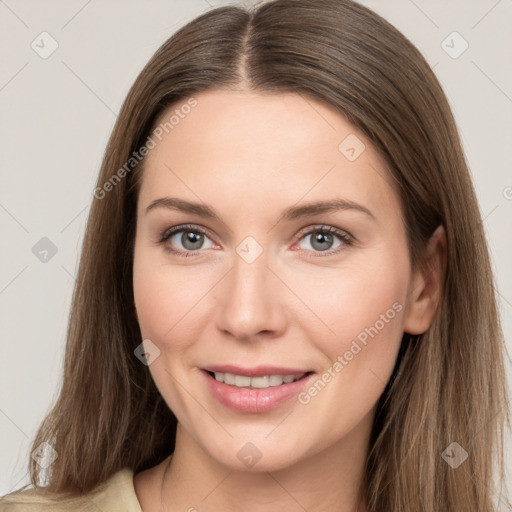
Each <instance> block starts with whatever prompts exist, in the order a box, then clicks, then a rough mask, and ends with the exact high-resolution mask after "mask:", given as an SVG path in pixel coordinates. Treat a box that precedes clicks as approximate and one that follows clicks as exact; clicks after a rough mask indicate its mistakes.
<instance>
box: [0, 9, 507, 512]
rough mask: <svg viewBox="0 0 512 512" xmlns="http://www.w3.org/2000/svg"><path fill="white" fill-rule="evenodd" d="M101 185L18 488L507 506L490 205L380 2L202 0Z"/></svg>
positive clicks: (81, 504) (368, 507) (19, 500)
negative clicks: (55, 368)
mask: <svg viewBox="0 0 512 512" xmlns="http://www.w3.org/2000/svg"><path fill="white" fill-rule="evenodd" d="M94 195H95V199H94V201H93V204H92V206H91V212H90V216H89V220H88V224H87V231H86V235H85V239H84V247H83V252H82V258H81V262H80V268H79V274H78V278H77V283H76V288H75V294H74V300H73V307H72V311H71V318H70V323H69V331H68V345H67V350H66V359H65V372H64V382H63V387H62V391H61V394H60V396H59V398H58V400H57V403H56V404H55V406H54V408H53V410H52V411H51V413H50V414H49V415H48V417H47V418H46V419H45V420H44V422H43V424H42V425H41V427H40V430H39V432H38V434H37V437H36V439H35V442H34V445H33V448H34V451H33V454H34V453H35V454H36V456H35V457H32V459H31V462H30V469H31V476H32V480H33V483H34V485H40V483H41V481H42V476H43V475H46V478H47V484H48V485H47V486H46V487H45V488H43V487H37V488H36V489H32V490H25V491H22V492H19V493H15V494H13V495H10V496H7V497H5V498H4V499H3V501H2V502H1V504H2V510H7V511H18V510H52V511H55V510H97V509H98V508H99V509H100V510H123V511H140V510H144V512H153V511H158V510H169V511H171V510H189V511H193V510H198V511H209V510H211V511H216V510H244V511H249V512H250V511H256V510H258V511H261V510H287V511H288V510H291V511H295V510H309V511H313V510H314V511H324V510H329V511H339V512H346V511H365V512H370V511H372V512H373V511H393V512H402V511H411V510H414V511H432V512H433V511H441V510H442V511H455V510H456V511H458V512H460V511H468V512H469V511H474V512H476V511H478V512H482V511H493V510H496V508H495V505H494V498H493V496H494V494H493V492H494V491H499V484H500V482H499V481H498V480H499V479H495V478H494V477H495V473H494V470H495V469H496V467H495V466H497V468H498V469H500V467H501V466H500V464H501V462H502V448H501V439H502V437H501V436H502V432H503V426H504V422H505V421H506V420H507V419H508V416H507V415H508V412H507V409H506V402H507V396H506V395H507V394H506V388H505V376H504V365H503V351H504V343H503V336H502V332H501V329H500V324H499V318H498V315H497V311H496V302H495V296H494V289H493V276H492V273H491V269H490V264H489V256H488V251H487V246H486V242H485V237H484V232H483V228H482V224H481V220H480V214H479V211H478V206H477V201H476V197H475V193H474V189H473V186H472V183H471V180H470V177H469V173H468V169H467V166H466V163H465V159H464V155H463V152H462V149H461V144H460V140H459V137H458V134H457V130H456V126H455V123H454V120H453V117H452V114H451V112H450V109H449V106H448V103H447V101H446V98H445V96H444V94H443V92H442V90H441V88H440V86H439V83H438V81H437V80H436V78H435V76H434V75H433V73H432V71H431V70H430V68H429V66H428V64H427V63H426V62H425V60H424V58H423V57H422V56H421V55H420V53H419V52H418V51H417V50H416V49H415V48H414V47H413V46H412V45H411V43H410V42H408V41H407V40H406V39H405V37H404V36H403V35H401V34H400V33H399V32H397V30H396V29H394V28H393V27H392V26H390V25H389V24H388V23H387V22H386V21H384V20H383V19H382V18H380V17H379V16H377V15H376V14H374V13H373V12H371V11H370V10H368V9H366V8H364V7H362V6H360V5H358V4H356V3H352V2H350V1H338V0H276V1H273V2H267V3H263V4H262V5H260V6H259V7H258V8H256V9H254V10H253V11H246V10H244V9H242V8H236V7H224V8H218V9H213V10H211V11H209V12H208V13H206V14H204V15H202V16H200V17H199V18H197V19H195V20H193V21H192V22H190V23H189V24H187V25H186V26H185V27H183V28H182V29H181V30H179V31H178V32H177V33H176V34H175V35H173V36H172V37H171V38H170V39H169V40H168V41H167V42H166V43H165V44H164V45H163V46H162V47H161V48H160V49H159V50H158V51H157V52H156V54H155V55H154V57H153V58H152V59H151V61H150V62H149V63H148V64H147V66H146V67H145V68H144V70H143V71H142V72H141V74H140V75H139V77H138V78H137V80H136V82H135V84H134V85H133V87H132V89H131V90H130V92H129V94H128V97H127V99H126V101H125V103H124V105H123V108H122V110H121V113H120V115H119V118H118V120H117V123H116V126H115V127H114V131H113V133H112V136H111V139H110V141H109V144H108V147H107V151H106V154H105V157H104V161H103V165H102V168H101V171H100V176H99V178H98V182H97V187H96V189H95V194H94ZM45 453H46V456H44V454H45ZM43 469H45V471H43ZM500 474H501V473H498V476H499V475H500Z"/></svg>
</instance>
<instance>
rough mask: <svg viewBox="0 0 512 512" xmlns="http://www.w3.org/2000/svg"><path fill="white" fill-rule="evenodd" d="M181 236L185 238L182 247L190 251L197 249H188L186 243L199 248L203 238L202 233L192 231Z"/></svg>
mask: <svg viewBox="0 0 512 512" xmlns="http://www.w3.org/2000/svg"><path fill="white" fill-rule="evenodd" d="M183 236H184V237H185V240H184V241H182V243H183V247H186V248H188V249H191V250H194V249H196V248H197V247H189V246H188V245H187V244H188V243H190V244H192V245H194V244H195V245H199V247H200V246H201V243H202V237H203V234H202V233H193V232H192V231H189V232H187V233H184V234H183Z"/></svg>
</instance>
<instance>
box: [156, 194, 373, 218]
mask: <svg viewBox="0 0 512 512" xmlns="http://www.w3.org/2000/svg"><path fill="white" fill-rule="evenodd" d="M156 208H166V209H170V210H176V211H180V212H185V213H191V214H194V215H199V216H200V217H205V218H209V219H215V220H218V221H220V222H222V221H221V219H220V218H219V216H218V215H217V214H216V213H215V210H214V209H213V208H211V207H210V206H208V205H206V204H200V203H194V202H191V201H186V200H184V199H178V198H177V197H161V198H159V199H155V200H154V201H152V202H151V203H150V204H149V206H148V207H147V208H146V214H148V213H149V212H150V211H151V210H154V209H156ZM343 210H355V211H359V212H361V213H364V214H366V215H367V216H369V217H370V218H372V219H373V220H377V219H376V217H375V215H374V214H373V213H372V212H371V211H370V210H369V209H368V208H366V206H363V205H361V204H358V203H356V202H354V201H350V200H348V199H341V198H337V199H332V200H330V201H316V202H310V203H306V204H303V205H301V206H291V207H290V208H287V209H286V210H284V211H283V213H282V215H281V217H280V218H281V219H284V220H287V221H290V220H295V219H299V218H303V217H309V216H313V215H319V214H322V213H328V212H333V211H343Z"/></svg>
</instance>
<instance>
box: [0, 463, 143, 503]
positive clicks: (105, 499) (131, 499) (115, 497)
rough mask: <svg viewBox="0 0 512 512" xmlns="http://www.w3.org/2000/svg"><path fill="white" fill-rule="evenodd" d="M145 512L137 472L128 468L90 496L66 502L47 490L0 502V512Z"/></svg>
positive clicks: (20, 492)
mask: <svg viewBox="0 0 512 512" xmlns="http://www.w3.org/2000/svg"><path fill="white" fill-rule="evenodd" d="M70 510H73V512H98V510H102V511H103V510H104V511H105V512H142V509H141V508H140V504H139V502H138V500H137V496H136V494H135V489H134V485H133V470H131V469H129V468H124V469H122V470H120V471H118V472H117V473H115V474H114V475H112V476H111V477H110V478H109V479H108V480H107V481H106V482H103V483H102V484H101V485H99V486H98V487H96V489H94V490H93V491H91V492H90V493H87V494H84V495H82V496H79V497H76V498H63V497H59V496H58V495H55V494H53V493H49V492H48V491H47V490H46V489H44V488H39V489H34V488H32V489H27V490H24V491H19V492H15V493H11V494H8V495H6V496H3V497H1V498H0V512H69V511H70Z"/></svg>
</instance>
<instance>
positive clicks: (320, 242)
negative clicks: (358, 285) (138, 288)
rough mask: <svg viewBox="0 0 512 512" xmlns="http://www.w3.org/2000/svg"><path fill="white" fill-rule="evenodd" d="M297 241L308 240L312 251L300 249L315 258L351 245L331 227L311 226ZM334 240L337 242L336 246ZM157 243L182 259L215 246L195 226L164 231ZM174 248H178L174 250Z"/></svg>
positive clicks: (340, 233)
mask: <svg viewBox="0 0 512 512" xmlns="http://www.w3.org/2000/svg"><path fill="white" fill-rule="evenodd" d="M297 239H298V240H299V242H301V241H303V240H307V239H309V240H310V241H309V245H310V247H311V248H312V249H309V248H307V247H306V248H305V249H304V248H302V249H304V250H307V251H310V252H311V251H313V252H314V253H316V254H315V255H314V256H315V257H316V256H324V255H325V256H330V255H332V254H337V253H338V252H339V251H340V250H343V249H344V248H345V247H346V246H350V245H353V239H352V237H351V236H350V235H348V234H347V233H345V232H343V231H341V230H339V229H337V228H335V227H332V226H322V225H321V226H313V227H312V228H309V230H308V231H305V232H304V231H303V232H302V233H301V234H299V235H298V236H297ZM336 239H337V240H338V243H337V244H336ZM205 241H209V245H207V246H206V247H205V246H204V243H205ZM169 242H170V243H169ZM159 243H160V244H161V245H163V246H164V249H165V250H166V251H167V252H170V253H172V254H176V255H177V256H184V257H188V256H194V255H196V254H197V253H199V252H200V250H201V249H211V248H213V247H214V246H215V244H214V243H213V242H212V240H211V239H210V238H209V237H208V234H207V232H206V230H204V229H203V228H201V227H200V226H197V225H195V224H186V225H180V226H174V227H172V228H169V229H166V230H165V231H164V232H163V233H161V235H160V238H159ZM180 245H181V247H180ZM176 247H178V248H177V249H176ZM321 253H325V254H321Z"/></svg>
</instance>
